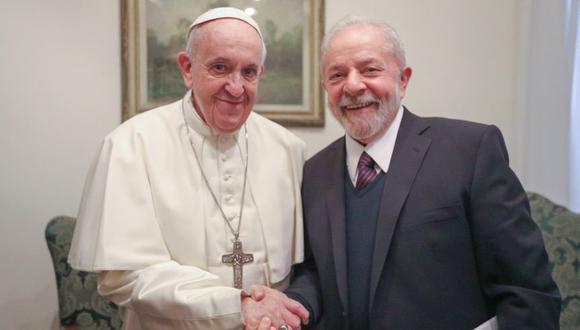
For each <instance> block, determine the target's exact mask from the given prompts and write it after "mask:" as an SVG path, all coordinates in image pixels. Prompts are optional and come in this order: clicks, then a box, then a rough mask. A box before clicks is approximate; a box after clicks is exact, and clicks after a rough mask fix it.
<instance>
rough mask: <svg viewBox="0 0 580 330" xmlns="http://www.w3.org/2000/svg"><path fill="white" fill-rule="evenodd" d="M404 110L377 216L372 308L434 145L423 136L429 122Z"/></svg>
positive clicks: (372, 277) (372, 274)
mask: <svg viewBox="0 0 580 330" xmlns="http://www.w3.org/2000/svg"><path fill="white" fill-rule="evenodd" d="M404 111H405V112H404V115H403V119H402V122H401V126H400V128H399V133H398V135H397V141H396V142H395V149H394V151H393V157H392V158H391V164H390V166H389V170H388V173H387V174H386V177H385V187H384V190H383V193H382V197H381V205H380V208H379V214H378V218H377V230H376V233H375V248H374V252H373V262H372V270H371V291H370V305H369V306H370V307H371V308H372V306H373V302H374V298H375V293H376V290H377V286H378V283H379V279H380V276H381V273H382V271H383V266H384V264H385V260H386V258H387V255H388V253H389V248H390V245H391V242H392V237H393V232H394V231H395V227H396V225H397V221H398V218H399V214H400V212H401V209H402V207H403V205H404V203H405V200H406V199H407V195H408V194H409V191H410V190H411V186H412V185H413V181H414V179H415V176H416V174H417V171H418V170H419V168H420V167H421V164H422V162H423V158H424V156H425V153H426V152H427V150H428V149H429V145H430V144H431V139H429V138H427V137H423V136H421V135H420V134H421V133H422V132H423V131H424V130H425V129H427V128H428V125H427V124H426V123H425V122H424V121H423V120H421V119H420V118H419V117H417V116H415V115H413V114H412V113H410V112H409V111H407V110H406V109H405V110H404Z"/></svg>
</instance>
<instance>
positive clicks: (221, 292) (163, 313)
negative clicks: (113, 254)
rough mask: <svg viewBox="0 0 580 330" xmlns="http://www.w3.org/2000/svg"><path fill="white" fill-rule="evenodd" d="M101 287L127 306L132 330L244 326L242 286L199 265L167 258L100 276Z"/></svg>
mask: <svg viewBox="0 0 580 330" xmlns="http://www.w3.org/2000/svg"><path fill="white" fill-rule="evenodd" d="M98 291H99V293H100V294H101V295H103V296H104V297H106V298H107V299H109V300H111V301H113V302H114V303H115V304H117V305H118V306H121V307H122V308H125V309H126V312H125V315H124V322H125V323H126V324H125V328H129V329H159V330H163V329H241V328H242V327H243V323H242V313H241V296H240V290H238V289H235V288H231V287H227V286H224V284H223V283H222V282H221V281H220V279H219V278H218V277H217V276H215V275H214V274H211V273H208V272H206V271H204V270H201V269H199V268H197V267H192V266H183V265H179V264H178V263H176V262H175V261H169V262H164V263H161V264H157V265H153V266H149V267H147V268H144V269H140V270H133V271H104V272H100V273H99V274H98Z"/></svg>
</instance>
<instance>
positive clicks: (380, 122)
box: [328, 86, 401, 140]
mask: <svg viewBox="0 0 580 330" xmlns="http://www.w3.org/2000/svg"><path fill="white" fill-rule="evenodd" d="M399 95H400V92H399V86H397V87H396V88H395V92H394V93H393V95H391V97H390V98H389V101H388V102H387V103H384V102H382V101H381V99H380V98H378V97H377V96H376V95H373V94H372V93H370V92H369V93H365V94H364V95H362V96H359V97H357V98H349V97H347V96H345V95H343V96H342V98H341V100H340V102H339V104H338V105H337V106H333V105H332V104H330V102H329V103H328V106H329V107H330V109H331V110H332V114H333V115H334V117H335V118H336V119H337V120H338V121H339V122H340V124H341V125H342V127H344V129H345V131H346V133H347V134H348V135H349V136H350V137H352V138H353V139H355V140H365V139H368V138H370V137H372V136H373V135H375V134H377V133H378V132H379V131H381V130H382V129H383V128H385V126H387V125H390V123H391V122H392V121H393V120H394V118H395V115H396V114H397V111H398V110H399V107H400V105H401V100H400V98H399ZM367 102H370V103H375V104H377V105H378V108H377V110H376V111H374V112H373V113H371V114H364V115H351V116H347V114H346V112H348V111H349V110H346V109H344V107H346V106H349V105H354V104H361V103H367Z"/></svg>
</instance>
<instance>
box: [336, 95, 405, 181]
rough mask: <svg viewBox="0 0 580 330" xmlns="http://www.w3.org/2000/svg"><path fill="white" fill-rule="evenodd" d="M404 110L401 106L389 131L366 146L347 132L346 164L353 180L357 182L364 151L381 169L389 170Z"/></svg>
mask: <svg viewBox="0 0 580 330" xmlns="http://www.w3.org/2000/svg"><path fill="white" fill-rule="evenodd" d="M403 112H404V111H403V107H402V106H401V107H399V110H398V111H397V115H396V116H395V119H394V120H393V122H392V123H391V126H389V128H388V129H387V131H386V132H385V133H384V134H383V135H381V136H380V137H379V138H378V139H377V140H375V141H373V142H372V143H369V144H368V145H366V147H365V146H363V145H362V144H360V143H359V142H357V141H356V140H355V139H353V138H352V137H350V136H349V135H348V134H346V137H345V140H346V166H347V168H348V174H349V175H350V178H351V180H352V181H353V182H356V175H357V173H356V168H357V166H358V161H359V159H360V156H361V154H362V153H363V151H366V152H367V154H369V156H371V158H372V159H373V160H374V161H375V163H376V166H378V167H379V168H380V170H382V171H383V172H385V173H386V172H387V171H388V170H389V165H390V163H391V157H392V156H393V150H394V149H395V142H396V140H397V133H398V132H399V127H400V126H401V120H402V119H403Z"/></svg>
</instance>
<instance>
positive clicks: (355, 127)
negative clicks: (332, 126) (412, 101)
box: [322, 25, 411, 144]
mask: <svg viewBox="0 0 580 330" xmlns="http://www.w3.org/2000/svg"><path fill="white" fill-rule="evenodd" d="M410 76H411V69H410V68H408V67H406V68H403V69H401V68H400V65H399V63H398V61H397V60H396V58H395V57H394V56H393V55H392V54H391V52H390V49H389V45H388V44H387V42H386V40H385V37H384V35H383V34H382V32H381V31H380V30H379V29H378V28H376V27H373V26H368V25H353V26H350V27H347V28H345V29H344V30H342V31H341V32H338V33H337V34H336V35H335V36H334V38H333V39H332V40H331V42H330V44H329V46H328V49H327V51H326V56H325V61H324V67H323V82H322V83H323V86H324V88H325V89H326V91H327V93H328V104H329V107H330V109H331V110H332V113H333V115H334V116H335V117H336V118H337V119H338V120H339V121H340V123H341V124H342V126H343V127H344V128H345V130H346V132H347V134H349V135H350V136H351V137H353V138H354V139H355V140H358V141H359V142H361V143H363V144H368V143H370V142H373V141H374V140H376V139H377V138H378V137H379V136H381V135H382V134H383V133H384V132H385V131H386V130H387V129H388V127H389V126H390V124H391V123H392V121H393V120H394V118H395V115H396V114H397V111H398V109H399V107H400V104H401V103H400V102H401V99H402V98H403V97H404V96H405V90H406V87H407V83H408V81H409V78H410Z"/></svg>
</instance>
